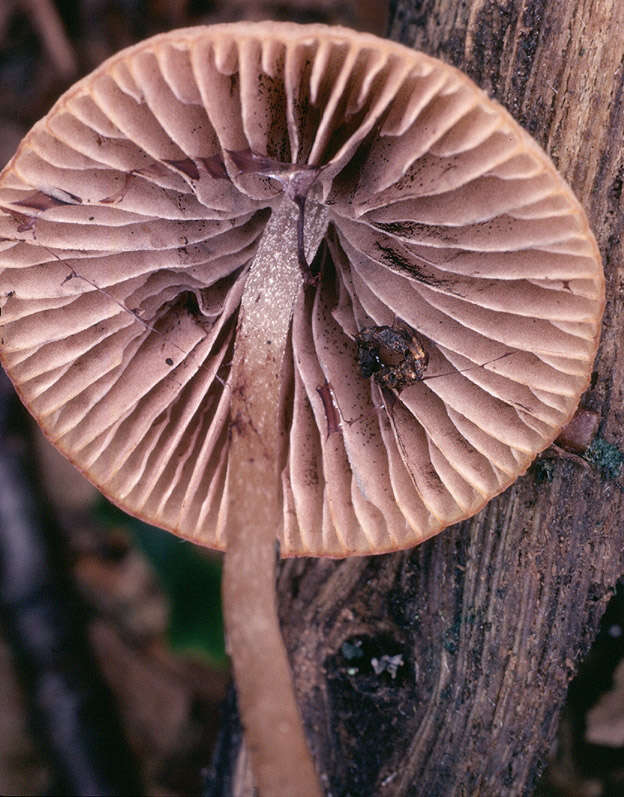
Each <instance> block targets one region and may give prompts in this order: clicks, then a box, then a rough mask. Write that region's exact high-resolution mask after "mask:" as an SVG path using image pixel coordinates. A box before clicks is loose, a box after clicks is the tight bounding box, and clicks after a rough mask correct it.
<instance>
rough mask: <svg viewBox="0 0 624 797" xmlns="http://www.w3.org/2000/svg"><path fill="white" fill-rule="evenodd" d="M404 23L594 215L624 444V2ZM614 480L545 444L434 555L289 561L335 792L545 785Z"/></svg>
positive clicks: (432, 13)
mask: <svg viewBox="0 0 624 797" xmlns="http://www.w3.org/2000/svg"><path fill="white" fill-rule="evenodd" d="M390 33H391V36H392V38H394V39H396V40H398V41H401V42H403V43H405V44H408V45H412V46H414V47H417V48H419V49H422V50H424V51H425V52H427V53H429V54H432V55H435V56H438V57H440V58H442V59H443V60H446V61H448V62H450V63H452V64H454V65H456V66H458V67H460V68H462V69H463V70H465V71H466V72H467V73H468V74H469V75H470V76H471V77H472V78H473V79H474V80H475V81H476V82H477V83H478V84H479V85H481V86H482V87H483V88H484V89H485V90H486V91H487V92H488V93H489V94H490V95H492V96H493V97H495V98H496V99H497V100H499V101H500V102H502V103H503V104H504V105H505V106H506V107H507V108H508V109H509V110H510V111H511V113H512V114H513V115H514V116H515V118H516V119H517V120H518V121H519V122H520V123H521V124H522V125H523V126H524V127H525V128H526V129H527V130H529V132H531V134H532V135H533V136H534V137H535V138H536V139H537V140H538V141H539V142H540V143H541V144H542V145H543V146H544V147H545V149H546V150H547V151H548V153H549V154H550V155H551V157H552V158H553V160H554V161H555V163H556V164H557V165H558V167H559V169H560V170H561V171H562V173H563V174H564V175H565V177H566V178H567V179H568V180H569V181H570V182H571V184H572V186H573V188H574V189H575V191H576V193H577V195H578V197H579V199H580V201H581V202H582V204H583V205H584V207H585V209H586V210H587V212H588V214H589V216H590V219H591V222H592V224H593V227H594V231H595V233H596V236H597V238H598V242H599V245H600V247H601V252H602V254H603V257H604V263H605V269H606V273H607V307H606V313H605V319H604V332H603V339H602V345H601V348H600V352H599V355H598V358H597V361H596V366H595V374H594V380H593V383H592V388H591V390H590V391H588V392H587V394H586V395H585V397H584V399H583V402H582V403H583V406H585V407H587V408H590V409H592V410H595V411H597V412H598V413H599V414H600V418H601V422H600V428H599V432H598V434H599V436H600V438H602V439H603V440H605V441H607V442H608V443H610V444H612V445H613V446H618V447H619V448H620V449H624V410H623V407H622V389H623V388H622V385H623V384H624V351H622V346H621V343H620V341H621V329H622V323H623V321H624V318H623V316H624V306H623V305H624V291H623V290H622V281H623V272H622V262H623V254H624V252H623V247H624V244H623V243H622V241H623V226H624V214H623V212H622V211H623V207H622V181H623V178H624V150H623V148H622V145H621V139H622V130H623V129H624V103H623V100H622V95H623V91H624V80H623V75H624V71H623V69H624V5H622V4H621V2H619V0H575V1H574V2H572V1H571V2H567V3H548V2H546V0H473V2H470V3H466V2H462V3H459V2H456V0H421V1H420V2H417V0H395V2H393V3H392V4H391V15H390ZM613 450H614V449H613ZM609 476H613V473H609V471H608V469H607V468H606V467H604V468H601V467H600V464H598V465H595V466H592V467H583V465H582V464H579V463H578V462H577V461H574V460H573V459H569V458H561V459H556V458H553V459H547V460H546V461H544V459H542V462H541V464H540V463H538V465H537V466H534V467H533V468H532V470H531V471H530V472H529V473H528V474H527V475H526V476H525V477H523V478H521V479H520V480H519V481H518V482H517V483H516V484H515V485H514V486H513V487H512V488H510V489H509V490H507V492H506V493H504V494H503V495H502V496H500V497H499V498H497V499H495V500H494V501H492V502H491V503H490V504H489V505H488V506H487V507H486V508H485V510H483V511H482V512H481V513H480V514H479V515H478V516H476V517H475V518H473V519H472V520H471V521H468V522H465V523H462V524H460V525H458V526H455V527H453V528H451V529H448V530H447V531H446V532H444V533H443V534H441V535H440V536H439V537H437V538H435V539H433V540H431V541H430V542H427V543H425V544H424V545H422V546H420V547H419V548H417V549H415V550H412V551H407V552H405V553H401V554H396V555H391V556H383V557H378V558H368V559H356V560H350V561H343V562H329V561H288V562H286V563H285V564H284V565H283V566H282V569H281V575H280V579H279V593H280V601H281V618H282V622H283V628H284V634H285V637H286V642H287V646H288V647H289V649H290V651H291V657H292V663H293V667H294V671H295V678H296V683H297V688H298V692H299V698H300V701H301V705H302V707H303V711H304V715H305V718H306V723H307V728H308V733H309V736H310V739H311V744H312V747H313V750H314V753H315V755H316V757H317V761H318V764H319V769H320V770H321V773H322V777H323V779H324V783H325V786H326V788H327V791H328V794H329V793H331V794H332V795H333V796H334V797H337V795H340V797H347V795H352V796H353V797H356V796H357V797H362V796H363V795H383V797H398V795H428V797H432V796H435V795H440V797H442V795H444V797H447V796H448V795H476V794H479V795H496V796H497V797H498V796H499V795H501V796H502V795H521V794H529V793H531V791H532V790H533V787H534V784H535V782H536V780H537V778H538V777H539V775H540V772H541V771H542V768H543V766H544V761H545V759H546V756H547V754H548V752H549V750H550V749H551V745H552V743H553V739H554V735H555V732H556V729H557V724H558V715H559V712H560V709H561V706H562V704H563V701H564V700H565V695H566V689H567V685H568V683H569V680H570V679H571V678H572V677H573V675H574V674H575V671H576V669H577V666H578V663H579V661H580V660H581V659H582V657H583V655H584V654H585V652H586V651H587V649H588V647H589V645H590V643H591V641H592V639H593V637H594V635H595V633H596V630H597V627H598V623H599V620H600V616H601V614H602V612H603V610H604V607H605V604H606V602H607V599H608V598H609V595H610V594H611V592H612V589H613V587H614V584H615V583H616V581H617V579H618V577H619V576H620V575H621V574H622V572H623V571H624V556H623V549H624V544H623V543H624V529H623V527H622V524H621V522H620V515H621V509H622V485H621V483H620V482H618V480H617V478H616V479H613V478H609ZM345 643H347V644H345ZM358 651H359V652H361V653H362V655H361V656H360V655H359V652H358ZM384 655H385V656H389V657H393V656H397V655H399V656H401V657H402V659H401V660H402V662H403V663H402V665H400V666H398V669H397V671H396V676H395V677H394V678H393V677H392V675H391V674H390V673H389V672H388V671H387V670H386V671H383V672H380V673H376V671H375V667H374V666H373V664H372V663H371V660H372V659H376V661H377V664H376V665H375V666H376V667H377V669H379V667H380V666H382V665H381V664H380V662H382V661H386V662H387V661H388V660H383V659H382V657H383V656H384ZM395 661H396V660H395ZM231 752H232V751H230V753H231ZM243 770H244V768H241V767H239V772H242V771H243ZM241 782H242V781H240V779H239V783H241ZM243 791H244V788H241V790H238V791H237V787H236V786H235V787H234V793H243Z"/></svg>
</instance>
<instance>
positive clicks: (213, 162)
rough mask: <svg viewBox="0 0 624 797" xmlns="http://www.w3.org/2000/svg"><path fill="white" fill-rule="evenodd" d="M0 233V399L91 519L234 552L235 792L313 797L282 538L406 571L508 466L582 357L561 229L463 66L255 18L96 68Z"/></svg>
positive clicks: (584, 363)
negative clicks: (18, 400) (14, 407)
mask: <svg viewBox="0 0 624 797" xmlns="http://www.w3.org/2000/svg"><path fill="white" fill-rule="evenodd" d="M0 207H1V209H2V215H0V248H1V249H2V260H1V266H2V270H1V271H0V299H1V300H2V305H3V306H2V315H1V317H0V324H1V328H0V333H1V337H2V343H1V347H0V354H1V356H2V362H3V364H4V366H5V368H6V370H7V372H8V373H9V375H10V377H11V378H12V380H13V382H14V384H15V386H16V388H17V390H18V391H19V393H20V395H21V396H22V399H23V400H24V402H25V404H26V405H27V406H28V407H29V409H30V411H31V412H32V414H33V415H34V416H35V418H36V419H37V420H38V422H39V423H40V425H41V426H42V428H43V429H44V431H45V432H46V434H47V435H48V437H49V438H50V439H51V440H52V441H53V442H54V443H55V445H57V446H58V448H59V449H60V450H61V451H63V453H65V455H66V456H67V457H69V458H70V459H71V460H72V462H74V464H75V465H76V466H77V467H78V468H80V470H82V471H83V473H85V475H86V476H87V477H88V478H89V479H90V480H91V481H93V482H94V483H95V484H96V485H97V486H98V487H99V489H100V490H102V492H103V493H105V494H106V495H107V496H108V497H109V498H110V499H111V500H112V501H114V502H115V503H117V504H119V505H120V506H121V507H123V508H124V509H126V510H127V511H128V512H130V513H132V514H135V515H138V516H140V517H142V518H144V519H145V520H147V521H149V522H152V523H155V524H157V525H160V526H162V527H164V528H167V529H170V530H171V531H173V532H175V533H176V534H179V535H181V536H183V537H186V538H187V539H190V540H193V541H196V542H198V543H201V544H203V545H208V546H211V547H214V548H221V549H225V548H227V556H226V560H225V577H224V595H225V614H226V624H227V634H228V641H229V645H230V650H231V654H232V659H233V664H234V671H235V676H236V681H237V685H238V689H239V696H240V708H241V714H242V718H243V722H244V725H245V728H246V732H247V740H248V744H249V747H250V752H251V756H252V761H253V764H254V771H255V777H256V780H257V784H258V786H259V788H260V792H261V794H266V795H269V794H270V795H282V794H283V795H292V794H295V793H296V794H298V795H305V794H317V793H318V792H319V786H318V785H317V783H316V780H315V776H314V772H313V769H312V766H311V764H310V761H309V757H308V756H307V753H306V749H305V741H304V737H303V733H302V731H301V729H300V719H299V717H298V714H297V708H296V705H295V701H294V697H293V691H292V685H291V681H290V675H289V672H288V665H287V659H286V655H285V652H284V649H283V644H282V642H281V638H280V634H279V628H278V624H277V613H276V607H275V595H274V587H273V581H274V545H275V540H276V539H277V540H278V541H279V546H280V553H281V555H282V556H307V555H313V556H336V557H340V556H348V555H356V554H370V553H382V552H387V551H393V550H398V549H401V548H406V547H409V546H413V545H416V544H418V543H419V542H422V541H423V540H425V539H427V538H428V537H430V536H431V535H433V534H436V533H437V532H439V531H440V530H441V529H443V528H445V527H446V526H448V525H449V524H451V523H454V522H456V521H459V520H461V519H463V518H465V517H468V516H470V515H471V514H473V513H475V512H477V511H478V510H479V509H480V508H481V507H482V506H483V505H484V504H485V503H486V502H487V501H488V500H489V499H490V498H492V497H493V496H494V495H496V494H498V493H500V492H501V491H502V490H504V489H505V488H506V487H507V486H508V485H509V484H511V483H512V482H513V481H514V480H515V479H516V478H517V477H518V476H519V475H520V474H522V473H523V472H524V471H525V470H526V468H527V467H528V465H529V463H530V462H531V460H532V459H533V457H534V456H535V455H536V454H537V453H538V452H539V451H541V450H542V449H544V448H545V447H546V446H548V445H549V444H550V443H551V441H552V440H553V439H554V438H555V437H556V435H557V433H558V431H559V429H560V428H561V427H562V426H563V425H564V424H565V423H566V421H567V420H568V419H569V418H570V417H571V415H572V414H573V412H574V408H575V406H576V404H577V402H578V399H579V396H580V394H581V393H582V391H583V390H584V389H585V388H586V386H587V384H588V379H589V374H590V370H591V367H592V361H593V358H594V355H595V351H596V346H597V342H598V335H599V327H600V318H601V313H602V308H603V301H604V300H603V290H604V287H603V277H602V270H601V265H600V258H599V254H598V250H597V247H596V243H595V241H594V239H593V237H592V235H591V233H590V231H589V229H588V225H587V221H586V218H585V216H584V214H583V211H582V209H581V208H580V206H579V205H578V203H577V202H576V200H575V199H574V197H573V196H572V194H571V192H570V189H569V188H568V187H567V185H566V184H565V183H564V182H563V181H562V179H561V178H560V177H559V176H558V175H557V173H556V171H555V169H554V167H553V165H552V164H551V162H550V161H549V160H548V158H547V157H546V156H545V154H544V153H543V152H542V151H541V150H540V149H539V147H538V146H537V145H536V144H535V143H534V142H533V141H532V140H531V139H530V138H529V136H528V135H527V134H525V133H524V132H523V131H522V130H521V129H520V128H519V127H518V126H517V125H516V124H515V123H514V122H513V120H512V119H511V118H510V116H509V115H508V114H507V113H506V112H505V111H504V110H503V109H502V108H500V107H499V106H498V105H496V104H495V103H493V102H491V101H490V100H489V99H488V98H487V97H486V96H485V95H484V94H483V92H481V91H480V90H479V89H477V88H476V87H475V86H474V85H473V84H472V83H471V82H470V81H469V80H468V79H467V78H466V77H465V76H463V75H462V74H460V73H459V72H458V71H457V70H455V69H453V68H451V67H449V66H446V65H444V64H442V63H440V62H439V61H436V60H435V59H432V58H429V57H427V56H425V55H423V54H421V53H417V52H413V51H411V50H408V49H407V48H405V47H402V46H399V45H397V44H393V43H391V42H386V41H382V40H380V39H378V38H376V37H374V36H370V35H365V34H357V33H353V32H351V31H348V30H345V29H342V28H329V27H324V26H306V27H301V26H296V25H292V24H275V23H254V24H248V23H240V24H235V25H220V26H215V27H212V28H196V29H189V30H182V31H175V32H172V33H169V34H165V35H161V36H157V37H155V38H153V39H150V40H148V41H146V42H144V43H142V44H139V45H137V46H135V47H132V48H130V49H128V50H125V51H123V52H122V53H120V54H119V55H117V56H116V57H114V58H112V59H110V60H109V61H107V62H106V63H105V64H104V65H103V66H101V67H100V68H99V69H98V70H96V71H95V72H94V73H93V74H92V75H90V76H88V77H87V78H85V79H84V80H82V81H81V82H79V83H78V84H77V85H76V86H75V87H74V88H72V89H71V90H70V91H69V92H68V93H67V94H66V95H64V96H63V97H62V98H61V99H60V100H59V102H58V103H57V104H56V105H55V106H54V108H53V109H52V110H51V112H50V113H49V114H48V116H47V117H45V119H43V120H42V121H41V122H39V123H38V124H37V125H36V126H35V127H34V128H33V130H32V131H31V132H30V133H29V134H28V136H27V137H26V138H25V140H24V142H23V143H22V145H21V147H20V149H19V151H18V153H17V154H16V156H15V157H14V159H13V160H12V161H11V163H10V164H9V166H8V167H7V168H6V170H5V171H4V172H3V174H2V177H1V180H0ZM306 762H307V763H306Z"/></svg>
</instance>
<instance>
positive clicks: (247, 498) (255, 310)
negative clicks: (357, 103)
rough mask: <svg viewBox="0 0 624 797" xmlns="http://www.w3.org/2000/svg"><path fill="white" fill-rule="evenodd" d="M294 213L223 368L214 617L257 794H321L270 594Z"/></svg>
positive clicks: (312, 226)
mask: <svg viewBox="0 0 624 797" xmlns="http://www.w3.org/2000/svg"><path fill="white" fill-rule="evenodd" d="M297 217H298V209H297V207H296V206H295V204H294V203H293V202H291V201H290V200H289V199H288V198H286V197H284V199H283V200H282V202H281V204H280V205H279V206H278V207H277V208H276V209H274V211H273V214H272V216H271V219H270V220H269V222H268V224H267V227H266V229H265V231H264V233H263V236H262V240H261V242H260V245H259V247H258V251H257V253H256V256H255V257H254V261H253V263H252V265H251V268H250V271H249V275H248V277H247V281H246V284H245V289H244V292H243V297H242V300H241V308H240V316H239V326H238V333H237V338H236V341H237V342H236V349H235V352H234V359H233V363H232V379H231V385H232V404H231V443H230V446H231V448H230V461H229V469H228V490H229V500H228V540H227V553H226V556H225V565H224V577H223V598H224V601H223V603H224V615H225V625H226V632H227V641H228V647H229V653H230V656H231V659H232V664H233V668H234V677H235V680H236V686H237V691H238V698H239V707H240V713H241V719H242V722H243V726H244V728H245V738H246V742H247V746H248V749H249V754H250V757H251V762H252V769H253V772H254V777H255V781H256V786H257V788H258V790H259V792H260V795H261V797H293V795H295V794H296V795H299V796H300V797H318V796H319V795H320V794H321V789H320V786H319V782H318V778H317V775H316V772H315V769H314V764H313V762H312V758H311V755H310V752H309V750H308V747H307V743H306V740H305V735H304V731H303V723H302V719H301V715H300V713H299V710H298V707H297V703H296V700H295V693H294V687H293V682H292V676H291V673H290V667H289V664H288V657H287V653H286V649H285V646H284V642H283V640H282V636H281V632H280V628H279V620H278V615H277V600H276V595H275V543H276V539H277V535H278V532H279V529H280V524H281V522H282V513H283V510H282V502H281V482H280V472H279V463H280V456H279V455H280V450H281V447H282V440H283V435H284V434H285V430H284V429H283V428H282V425H283V424H282V413H281V393H282V389H283V388H282V383H283V371H284V364H285V363H284V358H285V353H286V349H287V342H288V333H289V330H290V324H291V318H292V313H293V308H294V304H295V301H296V298H297V295H298V294H299V291H301V290H302V286H303V276H302V272H301V268H300V265H299V258H298V249H297ZM326 227H327V212H326V211H325V210H324V209H323V208H321V207H320V206H319V205H313V203H309V205H308V208H307V212H306V220H305V231H304V235H305V241H306V244H307V246H306V249H307V251H308V253H309V255H311V256H314V254H315V252H316V249H317V248H318V246H319V243H320V241H321V240H322V237H323V234H324V233H325V230H326Z"/></svg>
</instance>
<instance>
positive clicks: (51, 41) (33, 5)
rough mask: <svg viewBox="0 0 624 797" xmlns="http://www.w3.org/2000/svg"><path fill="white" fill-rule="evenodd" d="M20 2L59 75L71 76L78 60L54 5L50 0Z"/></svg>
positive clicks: (23, 0) (67, 77)
mask: <svg viewBox="0 0 624 797" xmlns="http://www.w3.org/2000/svg"><path fill="white" fill-rule="evenodd" d="M21 3H22V6H23V7H24V10H25V11H26V13H28V14H30V16H31V19H32V22H33V25H34V27H35V28H36V29H37V32H38V33H39V36H41V39H42V41H43V43H44V44H45V47H46V49H47V51H48V53H49V55H50V58H51V59H52V62H53V64H54V66H55V67H56V69H57V71H58V72H59V74H60V75H61V77H62V78H65V79H69V78H71V77H73V76H74V75H75V74H76V72H77V71H78V62H77V60H76V55H75V53H74V49H73V47H72V46H71V43H70V41H69V39H68V38H67V35H66V34H65V30H64V28H63V23H62V22H61V19H60V17H59V14H58V11H57V10H56V7H55V6H54V5H53V3H52V2H51V0H21Z"/></svg>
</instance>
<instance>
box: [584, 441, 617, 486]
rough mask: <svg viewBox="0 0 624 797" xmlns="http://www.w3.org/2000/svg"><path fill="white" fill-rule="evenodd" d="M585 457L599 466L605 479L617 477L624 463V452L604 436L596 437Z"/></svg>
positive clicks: (595, 465)
mask: <svg viewBox="0 0 624 797" xmlns="http://www.w3.org/2000/svg"><path fill="white" fill-rule="evenodd" d="M583 458H584V459H586V460H587V462H589V463H590V464H591V465H593V466H594V467H596V468H598V470H599V471H600V475H601V476H602V478H603V479H617V478H618V476H619V475H620V473H621V471H622V465H623V464H624V452H622V451H620V449H619V448H618V447H617V446H615V445H613V443H608V442H607V441H606V440H604V439H603V438H602V437H595V438H594V440H593V441H592V444H591V445H590V446H589V448H588V449H587V451H586V452H585V453H584V454H583Z"/></svg>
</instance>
